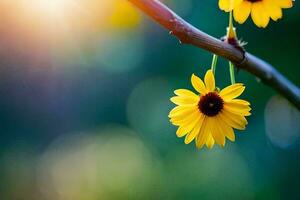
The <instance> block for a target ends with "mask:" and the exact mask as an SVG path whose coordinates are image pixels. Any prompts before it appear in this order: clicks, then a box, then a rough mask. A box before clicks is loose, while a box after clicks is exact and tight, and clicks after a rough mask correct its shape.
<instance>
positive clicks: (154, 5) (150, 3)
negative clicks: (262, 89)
mask: <svg viewBox="0 0 300 200" xmlns="http://www.w3.org/2000/svg"><path fill="white" fill-rule="evenodd" d="M129 1H130V2H132V3H133V4H134V5H136V6H137V7H138V8H139V9H141V10H142V11H143V12H145V13H146V14H147V15H148V16H149V17H151V18H152V19H153V20H154V21H156V22H157V23H158V24H160V25H161V26H163V27H164V28H166V29H168V30H169V32H170V34H172V35H174V36H176V37H177V38H178V39H179V40H180V42H182V43H185V44H191V45H194V46H197V47H200V48H202V49H205V50H207V51H210V52H212V53H214V54H217V55H219V56H222V57H224V58H226V59H228V60H230V61H232V62H233V63H234V64H235V65H236V66H237V67H238V68H240V69H243V70H246V71H248V72H250V73H251V74H253V75H255V76H256V77H258V78H259V79H260V80H261V81H262V82H264V83H265V84H267V85H269V86H270V87H272V88H273V89H275V90H276V91H277V92H278V93H279V94H281V95H282V96H284V97H286V98H287V99H288V100H289V101H290V102H291V103H293V104H294V105H295V106H296V107H297V108H298V109H299V110H300V89H299V88H298V87H297V86H296V85H294V84H293V83H291V82H290V81H289V80H288V79H287V78H286V77H284V76H283V75H282V74H280V73H279V72H278V71H277V70H276V69H275V68H274V67H273V66H271V65H270V64H268V63H267V62H265V61H263V60H261V59H259V58H257V57H255V56H253V55H251V54H250V53H247V52H246V53H244V52H242V51H241V50H239V49H237V48H235V47H234V46H232V45H230V44H228V43H225V42H222V41H221V40H219V39H216V38H214V37H212V36H210V35H208V34H206V33H204V32H202V31H200V30H199V29H197V28H195V27H194V26H192V25H191V24H189V23H188V22H186V21H184V20H183V19H182V18H181V17H179V16H178V15H177V14H176V13H174V12H173V11H172V10H171V9H169V8H168V7H167V6H165V5H164V4H162V3H161V2H160V1H158V0H129Z"/></svg>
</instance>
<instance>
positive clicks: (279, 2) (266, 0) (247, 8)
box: [219, 0, 293, 28]
mask: <svg viewBox="0 0 300 200" xmlns="http://www.w3.org/2000/svg"><path fill="white" fill-rule="evenodd" d="M292 6H293V0H219V7H220V9H221V10H224V11H226V12H230V11H232V10H233V16H234V19H235V21H237V22H238V23H240V24H242V23H244V22H245V21H246V20H247V18H248V17H249V15H250V14H251V17H252V20H253V22H254V23H255V24H256V25H257V26H258V27H262V28H265V27H266V26H267V25H268V23H269V21H270V18H271V19H272V20H274V21H277V20H278V19H280V18H282V9H284V8H291V7H292Z"/></svg>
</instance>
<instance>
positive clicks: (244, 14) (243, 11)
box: [233, 1, 252, 24]
mask: <svg viewBox="0 0 300 200" xmlns="http://www.w3.org/2000/svg"><path fill="white" fill-rule="evenodd" d="M251 6H252V4H251V3H250V2H249V1H243V2H242V3H240V4H239V5H238V6H237V8H236V9H234V10H233V16H234V19H235V21H237V22H238V23H240V24H243V23H244V22H245V21H246V20H247V18H248V17H249V15H250V13H251Z"/></svg>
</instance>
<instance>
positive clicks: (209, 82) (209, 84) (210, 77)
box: [204, 70, 216, 92]
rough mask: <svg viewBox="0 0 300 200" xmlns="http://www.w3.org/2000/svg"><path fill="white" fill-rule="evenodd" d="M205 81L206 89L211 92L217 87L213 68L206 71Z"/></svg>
mask: <svg viewBox="0 0 300 200" xmlns="http://www.w3.org/2000/svg"><path fill="white" fill-rule="evenodd" d="M204 82H205V86H206V89H207V90H208V91H209V92H213V91H214V90H215V89H216V85H215V84H216V83H215V76H214V74H213V72H212V70H208V71H207V72H206V74H205V77H204Z"/></svg>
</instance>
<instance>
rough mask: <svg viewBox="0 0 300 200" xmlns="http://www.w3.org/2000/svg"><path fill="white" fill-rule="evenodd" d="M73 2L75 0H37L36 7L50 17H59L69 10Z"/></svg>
mask: <svg viewBox="0 0 300 200" xmlns="http://www.w3.org/2000/svg"><path fill="white" fill-rule="evenodd" d="M73 3H74V2H73V0H37V1H36V2H35V6H34V7H36V8H37V9H38V10H39V11H40V12H42V13H43V14H44V15H48V17H58V16H60V15H62V14H63V13H65V12H66V11H69V10H70V9H71V7H72V6H74V4H73Z"/></svg>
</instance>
